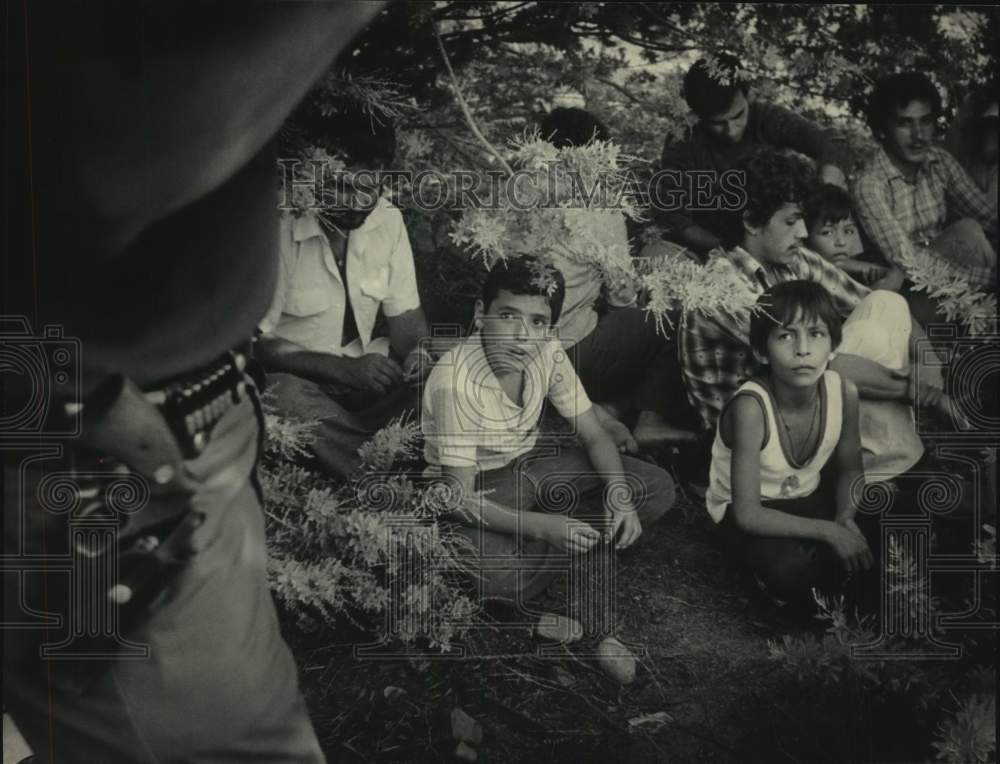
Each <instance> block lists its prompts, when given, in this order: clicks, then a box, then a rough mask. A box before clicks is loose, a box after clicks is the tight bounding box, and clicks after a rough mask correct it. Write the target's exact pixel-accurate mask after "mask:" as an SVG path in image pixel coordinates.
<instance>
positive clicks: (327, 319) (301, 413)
mask: <svg viewBox="0 0 1000 764" xmlns="http://www.w3.org/2000/svg"><path fill="white" fill-rule="evenodd" d="M320 129H321V130H322V131H323V132H325V133H326V134H327V135H331V134H335V135H336V136H337V139H336V144H337V148H338V150H339V154H341V155H342V157H343V158H344V159H345V162H346V168H345V170H344V171H337V172H332V173H331V172H327V173H326V176H325V184H324V190H325V191H327V192H328V193H327V194H326V196H325V198H324V199H323V200H320V201H321V202H322V204H319V205H317V208H316V209H309V210H300V209H296V210H295V211H290V212H286V213H285V214H284V216H283V217H282V221H281V232H280V240H279V241H280V256H281V257H280V259H281V264H280V271H279V274H278V286H277V289H276V291H275V296H274V301H273V302H272V305H271V308H270V310H269V311H268V313H267V315H266V316H265V317H264V320H263V321H262V322H261V324H260V329H261V332H262V335H261V337H260V340H259V342H258V350H257V354H258V357H259V358H260V360H261V362H262V363H263V364H264V366H265V368H266V369H267V371H268V375H269V380H270V382H271V385H272V388H273V390H274V392H275V395H276V397H277V408H278V410H279V412H281V413H282V414H284V415H287V416H291V417H295V418H298V419H307V420H319V421H320V423H321V424H320V427H319V429H318V430H317V432H316V442H315V444H314V446H313V450H314V451H315V454H316V456H317V458H318V460H319V462H320V464H321V466H322V467H323V468H324V469H325V470H326V471H328V472H329V473H331V474H333V475H336V476H338V477H342V478H348V477H350V475H351V473H352V472H353V471H354V469H355V468H356V466H357V463H358V456H357V448H358V446H360V445H361V444H362V443H363V442H365V441H366V440H368V439H369V438H370V437H371V435H372V434H374V432H375V431H376V430H378V429H379V428H380V427H382V426H384V425H385V424H387V423H388V421H389V420H390V419H391V418H393V417H394V416H398V415H400V414H402V413H404V412H405V411H407V410H413V409H415V408H416V405H417V396H416V391H415V389H414V388H413V383H415V382H417V381H418V380H419V377H420V375H421V373H426V371H428V370H429V368H430V364H429V363H428V362H427V359H424V362H423V363H421V355H422V354H423V353H424V352H425V351H423V350H421V349H420V348H419V347H418V343H419V340H420V339H421V338H423V337H425V336H427V335H428V334H429V332H428V330H427V320H426V318H425V317H424V313H423V309H422V308H421V306H420V295H419V293H418V291H417V281H416V273H415V269H414V264H413V252H412V250H411V248H410V241H409V237H408V236H407V233H406V227H405V225H404V223H403V217H402V215H401V213H400V211H399V210H398V209H396V208H395V207H393V206H392V205H391V204H390V203H389V202H388V201H387V200H385V199H384V198H382V197H381V196H380V191H381V189H380V187H379V186H378V184H377V183H375V182H367V183H366V182H365V181H370V180H371V176H372V175H373V173H374V172H377V171H379V170H382V169H384V168H385V167H387V166H388V165H389V164H390V163H391V162H392V160H393V157H394V155H395V131H394V130H393V128H392V126H391V125H390V124H388V123H386V124H381V123H379V122H378V121H377V120H376V119H375V118H373V117H371V116H369V115H366V114H363V113H361V112H360V111H355V112H348V113H344V114H338V115H336V116H334V117H332V118H328V119H324V120H322V122H321V128H320ZM362 171H364V172H362ZM362 176H367V177H362ZM380 311H381V313H382V315H383V316H384V317H385V323H386V326H387V328H388V336H387V337H385V336H374V334H375V328H376V321H377V319H378V316H379V312H380Z"/></svg>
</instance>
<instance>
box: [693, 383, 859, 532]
mask: <svg viewBox="0 0 1000 764" xmlns="http://www.w3.org/2000/svg"><path fill="white" fill-rule="evenodd" d="M842 393H843V387H842V383H841V378H840V375H839V374H837V372H835V371H825V372H824V373H823V376H822V377H821V378H820V384H819V426H820V428H821V429H820V433H819V437H818V438H817V441H816V450H815V452H814V453H813V454H812V456H811V457H810V458H809V459H807V460H806V461H805V463H804V464H795V462H794V460H793V459H792V457H791V454H790V451H791V444H789V443H788V438H787V436H786V433H785V431H784V428H783V427H781V425H779V424H778V418H777V415H776V413H775V411H776V409H775V403H774V397H773V396H772V395H771V391H770V389H769V388H768V387H767V386H766V385H764V384H760V383H759V382H756V381H753V380H751V381H750V382H747V383H745V384H744V385H743V386H742V387H740V389H739V390H737V391H736V395H734V396H733V397H732V398H731V399H730V402H729V403H727V404H726V405H727V406H729V405H730V404H731V403H732V401H733V400H735V398H736V396H737V395H749V396H752V397H753V398H754V399H755V400H756V401H757V403H758V404H760V408H761V413H762V414H763V415H764V442H763V444H762V445H761V447H760V498H761V500H763V501H768V500H774V499H800V498H802V497H805V496H809V495H810V494H811V493H812V492H813V491H815V490H816V489H817V488H818V487H819V473H820V470H822V469H823V467H824V466H825V465H826V463H827V462H828V461H829V460H830V457H831V456H833V452H834V451H835V450H836V448H837V444H838V443H839V442H840V431H841V426H842V423H843V418H844V413H843V412H844V408H843V406H844V403H843V395H842ZM732 463H733V451H732V449H731V448H730V447H729V446H727V445H726V444H725V442H724V441H723V440H722V434H721V432H720V431H719V430H716V432H715V440H714V441H713V443H712V466H711V468H710V470H709V476H710V477H709V485H708V493H706V495H705V506H706V507H707V508H708V513H709V515H711V517H712V519H713V520H714V521H715V522H720V521H721V520H722V518H723V516H724V515H725V513H726V507H727V506H728V505H729V504H730V503H732V501H733V485H732Z"/></svg>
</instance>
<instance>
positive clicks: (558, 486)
mask: <svg viewBox="0 0 1000 764" xmlns="http://www.w3.org/2000/svg"><path fill="white" fill-rule="evenodd" d="M560 440H561V442H560ZM622 464H623V466H624V468H625V473H626V479H627V480H628V481H629V483H630V485H631V486H632V487H633V497H634V502H635V506H636V512H637V513H638V516H639V521H640V523H641V524H642V527H643V530H646V529H648V528H649V526H650V525H652V524H653V523H655V522H656V521H657V520H659V519H660V518H661V517H662V516H663V514H664V513H665V512H666V511H667V510H668V509H670V507H671V506H673V503H674V498H675V494H674V484H673V481H672V480H671V479H670V476H669V475H668V474H667V473H666V471H664V470H662V469H660V468H659V467H657V466H655V465H652V464H649V463H648V462H644V461H641V460H639V459H633V458H631V457H628V456H623V457H622ZM476 487H477V490H480V491H483V492H485V493H486V498H487V499H489V500H490V501H493V502H496V503H498V504H501V505H503V506H505V507H508V508H511V509H517V510H518V511H520V512H548V513H559V514H568V515H572V516H574V517H578V518H580V519H584V520H587V519H591V520H592V524H594V525H595V526H597V525H599V523H600V521H601V520H602V519H603V517H604V515H605V512H604V507H603V504H602V495H603V490H604V481H603V480H602V479H601V476H600V475H599V474H597V473H596V472H595V471H594V468H593V466H592V465H591V463H590V459H589V457H588V456H587V453H586V451H584V450H583V449H582V448H581V447H580V446H577V445H575V444H573V443H572V442H571V441H566V440H565V439H559V440H556V439H552V440H550V441H547V442H545V443H543V444H541V445H538V446H536V447H535V448H534V449H533V450H532V451H530V452H528V453H527V454H524V455H523V456H520V457H517V458H516V459H514V460H513V461H512V462H510V463H509V464H507V465H505V466H503V467H500V468H498V469H495V470H490V471H488V472H483V473H480V474H479V476H478V477H477V486H476ZM458 532H459V533H461V534H462V535H463V536H465V537H466V538H467V539H469V541H471V542H472V544H473V546H474V548H475V549H476V552H477V559H476V561H475V562H474V563H472V565H473V567H474V568H476V569H477V570H478V573H479V581H480V584H479V586H480V592H481V594H482V595H483V596H485V597H490V598H500V599H506V600H512V601H515V602H527V601H529V600H531V599H532V598H533V597H535V596H537V595H538V594H540V593H541V592H542V591H543V590H544V589H545V588H546V587H547V586H548V585H549V584H550V583H551V582H552V581H553V579H555V578H556V577H557V576H559V575H563V574H565V571H566V570H567V565H568V563H569V555H568V554H566V553H565V552H561V551H559V550H557V549H556V548H554V547H552V546H549V545H548V544H547V543H546V542H544V541H541V540H529V539H525V538H523V537H519V536H516V535H509V534H504V533H495V532H492V531H488V530H485V529H482V528H478V527H476V528H473V527H467V526H462V527H460V528H458ZM641 541H642V540H641V538H640V541H639V543H641Z"/></svg>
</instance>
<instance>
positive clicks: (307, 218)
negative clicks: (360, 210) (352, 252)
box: [292, 196, 390, 242]
mask: <svg viewBox="0 0 1000 764" xmlns="http://www.w3.org/2000/svg"><path fill="white" fill-rule="evenodd" d="M389 206H390V202H389V200H388V199H386V198H385V197H384V196H383V197H381V198H380V199H379V200H378V201H377V202H376V203H375V208H374V209H373V210H372V211H371V214H370V215H369V216H368V217H367V218H365V222H364V223H362V225H361V227H360V228H358V229H356V230H355V231H351V232H350V233H349V234H348V238H349V237H350V236H351V235H353V234H355V233H357V232H359V231H364V232H368V231H371V230H374V229H375V228H378V227H379V226H380V225H383V224H384V223H385V222H386V215H385V214H384V212H383V210H385V209H387V208H388V207H389ZM323 235H324V234H323V229H322V227H321V226H320V224H319V219H318V218H317V217H316V214H315V213H313V212H307V213H305V214H303V215H296V216H294V217H293V218H292V236H293V238H294V239H295V241H296V242H300V241H305V240H306V239H312V238H314V237H317V236H323Z"/></svg>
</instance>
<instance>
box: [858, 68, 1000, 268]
mask: <svg viewBox="0 0 1000 764" xmlns="http://www.w3.org/2000/svg"><path fill="white" fill-rule="evenodd" d="M940 112H941V98H940V96H939V95H938V92H937V89H936V88H935V87H934V85H933V83H932V82H931V81H930V80H929V79H928V78H927V76H926V75H924V74H921V73H918V72H904V73H901V74H892V75H889V76H888V77H884V78H883V79H881V80H880V81H879V82H878V83H877V84H876V85H875V89H874V91H873V92H872V94H871V98H870V99H869V102H868V114H867V118H868V126H869V127H870V128H871V131H872V133H873V134H874V136H875V138H876V140H878V142H879V143H880V144H881V147H880V148H879V150H878V152H877V153H876V154H875V156H874V158H873V159H872V160H871V162H869V164H868V165H867V167H865V168H864V170H862V172H861V173H860V174H859V175H858V177H857V179H856V180H855V183H854V200H855V205H856V208H857V213H858V220H859V222H860V223H861V225H862V227H863V228H864V229H865V232H866V233H867V234H868V236H869V237H870V238H871V240H872V242H873V243H874V244H875V247H876V248H877V250H878V252H879V253H880V254H881V255H882V257H884V258H885V259H886V261H887V262H888V263H889V264H890V265H894V266H896V267H900V268H903V269H904V270H905V265H906V263H907V261H908V260H909V258H910V257H911V256H912V254H913V252H914V250H915V248H916V247H924V248H927V249H928V251H930V252H931V253H932V254H933V255H934V256H935V258H936V259H938V260H939V261H940V262H942V263H945V264H947V265H948V266H949V269H950V270H951V271H952V272H954V273H955V274H956V275H961V276H962V277H964V278H966V279H968V281H969V282H970V284H971V285H972V286H973V287H974V288H993V286H994V283H995V280H996V262H997V260H996V251H995V247H996V241H995V238H996V224H997V220H996V209H995V208H994V206H993V205H992V203H991V202H990V200H989V199H987V198H986V195H985V194H984V193H983V192H982V191H981V190H980V189H979V188H978V187H977V186H976V184H975V183H974V182H973V180H972V179H971V178H970V177H969V175H968V173H967V172H966V171H965V170H964V169H963V168H962V166H961V165H960V164H959V163H958V161H957V160H956V159H955V158H954V157H952V156H951V155H950V154H949V153H948V152H947V151H945V150H944V149H942V148H939V147H937V146H935V145H934V136H935V132H936V123H937V118H938V115H939V114H940ZM984 229H986V230H988V231H989V232H990V236H992V237H993V239H994V241H993V243H991V242H990V241H989V240H988V238H987V235H986V233H984Z"/></svg>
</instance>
